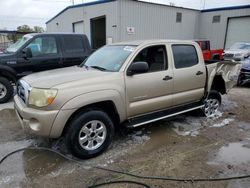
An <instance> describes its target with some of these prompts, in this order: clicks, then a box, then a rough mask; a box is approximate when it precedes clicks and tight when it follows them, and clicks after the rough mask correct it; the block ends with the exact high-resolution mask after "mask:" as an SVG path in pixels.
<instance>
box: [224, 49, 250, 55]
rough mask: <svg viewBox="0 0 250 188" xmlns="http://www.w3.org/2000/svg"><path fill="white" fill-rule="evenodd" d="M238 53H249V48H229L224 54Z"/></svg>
mask: <svg viewBox="0 0 250 188" xmlns="http://www.w3.org/2000/svg"><path fill="white" fill-rule="evenodd" d="M238 53H242V54H247V53H250V50H247V49H246V50H244V49H235V50H234V49H231V50H230V49H229V50H225V54H238Z"/></svg>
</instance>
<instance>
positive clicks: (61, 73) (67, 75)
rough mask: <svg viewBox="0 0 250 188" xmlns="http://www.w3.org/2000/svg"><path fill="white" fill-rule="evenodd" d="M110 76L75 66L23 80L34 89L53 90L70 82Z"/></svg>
mask: <svg viewBox="0 0 250 188" xmlns="http://www.w3.org/2000/svg"><path fill="white" fill-rule="evenodd" d="M109 74H110V72H103V71H99V70H95V69H86V68H83V67H77V66H74V67H67V68H62V69H55V70H50V71H44V72H40V73H35V74H31V75H29V76H26V77H24V78H23V80H24V81H26V82H27V83H28V84H29V85H30V86H32V87H37V88H52V87H56V86H58V85H61V84H66V83H69V82H74V81H79V80H83V79H85V80H87V79H92V78H100V77H103V76H105V75H109Z"/></svg>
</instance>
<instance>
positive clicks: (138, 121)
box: [124, 103, 204, 128]
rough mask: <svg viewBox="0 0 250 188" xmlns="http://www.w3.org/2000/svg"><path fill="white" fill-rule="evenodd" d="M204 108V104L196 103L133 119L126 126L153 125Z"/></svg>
mask: <svg viewBox="0 0 250 188" xmlns="http://www.w3.org/2000/svg"><path fill="white" fill-rule="evenodd" d="M203 107H204V104H202V103H194V104H189V105H186V106H181V107H176V108H171V109H168V110H163V111H159V112H153V113H150V114H147V115H142V116H138V117H134V118H131V119H129V120H128V121H127V122H125V123H124V125H125V126H126V127H127V128H135V127H139V126H141V125H145V124H148V123H152V122H155V121H158V120H162V119H166V118H169V117H172V116H176V115H179V114H183V113H186V112H190V111H193V110H197V109H201V108H203Z"/></svg>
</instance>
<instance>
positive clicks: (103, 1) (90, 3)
mask: <svg viewBox="0 0 250 188" xmlns="http://www.w3.org/2000/svg"><path fill="white" fill-rule="evenodd" d="M113 1H117V0H98V1H94V2H89V3H82V4H78V5H71V6H68V7H66V8H64V9H63V10H62V11H60V12H59V13H58V14H56V15H55V16H54V17H52V18H51V19H49V20H48V21H47V22H45V23H46V24H47V23H49V22H51V21H52V20H54V19H55V18H56V17H58V16H59V15H60V14H62V13H64V12H65V11H66V10H68V9H71V8H78V7H86V6H91V5H97V4H103V3H109V2H113ZM133 1H136V2H139V3H147V4H153V5H159V6H167V7H171V8H181V9H187V10H194V11H200V10H198V9H192V8H185V7H178V6H170V5H166V4H160V3H153V2H147V1H140V0H133Z"/></svg>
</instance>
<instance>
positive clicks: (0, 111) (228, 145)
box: [0, 88, 250, 188]
mask: <svg viewBox="0 0 250 188" xmlns="http://www.w3.org/2000/svg"><path fill="white" fill-rule="evenodd" d="M249 97H250V89H249V88H234V89H233V90H231V91H230V93H229V95H227V96H225V97H223V105H222V107H221V110H220V112H219V113H217V114H216V116H214V117H213V118H204V117H202V116H201V115H200V113H199V112H191V113H187V114H184V115H180V116H176V117H173V118H171V119H167V120H164V121H159V122H155V123H151V124H149V125H147V126H144V127H140V128H137V129H135V130H132V131H129V132H128V133H126V134H117V136H116V138H115V140H114V142H113V144H112V145H111V147H110V148H109V150H108V151H107V152H105V153H104V154H102V155H101V156H98V157H96V158H94V159H90V160H83V161H82V164H81V165H79V164H77V163H74V162H70V161H68V160H65V159H63V158H62V157H60V156H58V155H56V154H54V153H51V152H48V151H39V150H38V151H33V150H32V151H30V150H28V151H24V152H20V153H17V154H15V155H13V156H11V157H10V158H8V159H7V160H5V161H4V162H3V163H2V165H1V166H0V188H2V187H3V188H8V187H11V188H12V187H21V188H26V187H38V188H39V187H46V188H50V187H51V188H52V187H70V188H71V187H76V188H78V187H88V186H91V185H94V184H96V183H102V182H105V181H112V180H136V181H140V182H144V183H146V184H148V185H150V186H151V187H156V188H158V187H162V188H165V187H166V188H168V187H169V188H170V187H171V188H172V187H179V188H181V187H184V188H186V187H187V188H189V187H190V188H191V187H192V188H193V187H199V188H202V187H204V188H210V187H219V188H249V187H250V179H241V180H233V181H227V182H225V181H222V182H200V183H188V182H166V181H160V180H159V181H158V180H154V181H152V180H138V179H134V178H131V177H128V176H125V175H119V174H112V173H110V172H106V171H101V170H96V169H93V168H91V166H102V167H106V168H110V169H117V170H122V171H126V172H133V173H135V174H139V175H146V176H171V177H177V178H180V177H190V178H211V177H215V178H219V177H228V176H235V175H236V176H237V175H245V174H250V115H249V109H250V100H249ZM11 108H13V103H9V104H7V105H0V120H1V121H0V132H1V136H0V148H1V149H0V158H2V157H3V156H4V155H5V154H7V153H8V152H11V151H13V150H15V149H19V148H23V147H27V146H43V147H49V148H52V149H54V150H57V151H60V152H62V153H64V154H66V155H67V156H68V157H72V156H71V155H70V154H68V152H67V150H66V149H65V146H64V143H63V139H59V140H56V141H51V140H47V139H43V138H37V137H35V136H32V135H28V134H26V133H25V132H23V130H22V129H21V128H20V125H19V123H18V121H17V119H16V118H15V113H14V110H13V109H11ZM106 187H111V188H116V187H121V188H122V187H124V188H128V187H133V188H134V187H136V186H134V185H125V184H124V185H113V186H106ZM138 187H140V186H138Z"/></svg>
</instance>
